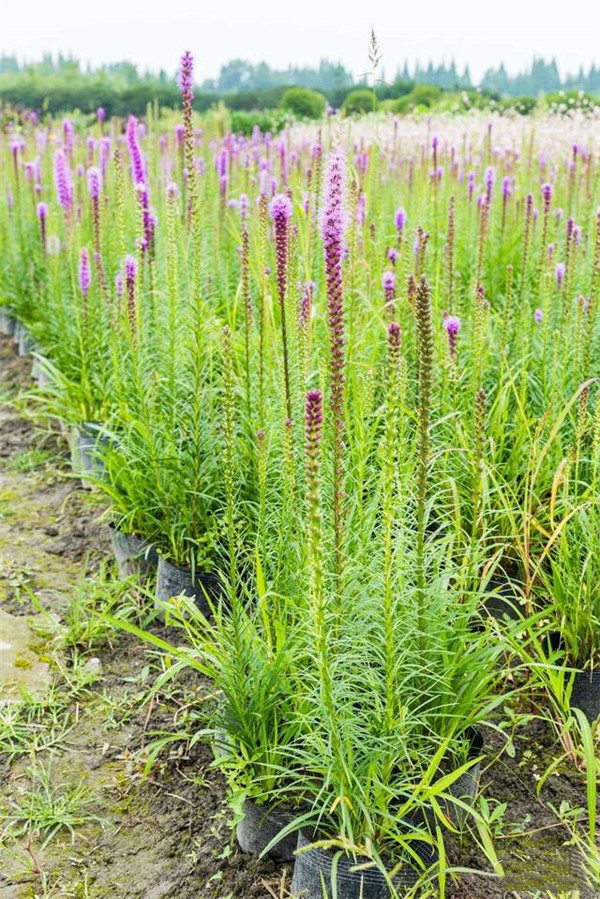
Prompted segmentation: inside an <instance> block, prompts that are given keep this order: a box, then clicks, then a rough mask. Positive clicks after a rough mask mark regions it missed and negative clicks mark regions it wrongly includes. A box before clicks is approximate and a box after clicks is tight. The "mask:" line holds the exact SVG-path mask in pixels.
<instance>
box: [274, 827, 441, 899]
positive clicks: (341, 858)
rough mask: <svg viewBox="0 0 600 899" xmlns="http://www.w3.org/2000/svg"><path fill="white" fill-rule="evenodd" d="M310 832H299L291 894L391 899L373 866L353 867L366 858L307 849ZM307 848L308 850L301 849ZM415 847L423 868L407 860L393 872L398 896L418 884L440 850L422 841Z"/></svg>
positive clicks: (307, 898) (306, 898)
mask: <svg viewBox="0 0 600 899" xmlns="http://www.w3.org/2000/svg"><path fill="white" fill-rule="evenodd" d="M313 841H314V840H311V838H310V834H308V833H306V832H304V831H302V830H301V831H300V832H299V834H298V845H297V850H298V854H297V855H296V861H295V864H294V874H293V877H292V888H291V889H292V893H293V895H294V896H296V895H298V896H301V897H302V899H325V897H327V899H333V897H334V896H335V897H337V899H389V897H390V896H391V895H392V894H391V892H390V889H389V887H388V884H387V882H386V879H385V877H384V876H383V874H382V873H381V871H379V869H378V868H375V867H374V866H372V867H369V868H365V869H363V870H358V871H356V870H353V869H354V868H356V867H357V866H360V865H362V864H365V863H366V862H367V861H368V860H367V859H360V858H356V859H354V858H350V857H349V856H347V855H344V854H342V853H340V852H335V851H333V850H330V849H318V848H313V849H305V847H306V846H310V844H311V842H313ZM302 849H304V850H305V851H303V852H300V850H302ZM413 850H414V851H415V852H416V854H417V855H418V856H419V858H420V859H421V862H422V864H423V867H422V868H421V869H420V870H419V869H418V868H417V866H416V862H414V863H413V866H411V865H410V864H409V862H407V863H406V865H405V866H403V867H402V868H401V870H400V871H399V872H398V873H397V874H395V875H394V877H393V878H392V883H393V885H394V887H395V889H396V890H397V892H398V895H399V896H402V895H403V888H404V889H405V890H408V889H412V888H413V887H415V885H416V884H417V883H418V881H419V878H420V877H421V876H422V874H423V871H424V870H427V869H428V868H431V866H432V865H433V864H434V863H435V862H436V861H437V852H436V850H435V848H434V847H433V846H430V845H429V844H428V843H425V842H422V841H419V842H416V841H415V842H414V843H413Z"/></svg>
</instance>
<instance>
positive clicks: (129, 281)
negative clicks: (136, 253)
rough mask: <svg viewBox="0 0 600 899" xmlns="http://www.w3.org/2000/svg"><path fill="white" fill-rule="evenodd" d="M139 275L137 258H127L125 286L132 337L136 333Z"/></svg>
mask: <svg viewBox="0 0 600 899" xmlns="http://www.w3.org/2000/svg"><path fill="white" fill-rule="evenodd" d="M136 274H137V262H136V261H135V257H133V256H126V257H125V285H126V287H127V313H128V315H129V326H130V328H131V333H132V335H135V333H136V304H135V281H136Z"/></svg>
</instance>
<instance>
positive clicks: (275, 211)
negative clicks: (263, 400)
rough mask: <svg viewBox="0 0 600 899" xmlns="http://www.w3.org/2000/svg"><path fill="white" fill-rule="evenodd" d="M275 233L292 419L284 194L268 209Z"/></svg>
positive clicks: (287, 210) (289, 210)
mask: <svg viewBox="0 0 600 899" xmlns="http://www.w3.org/2000/svg"><path fill="white" fill-rule="evenodd" d="M269 210H270V212H271V218H272V219H273V228H274V231H275V261H276V266H277V295H278V298H279V314H280V318H281V337H282V341H283V371H284V378H285V404H286V411H287V417H288V418H290V419H291V418H292V396H291V390H290V370H289V358H288V345H287V326H286V315H285V297H286V290H287V262H288V238H289V224H288V223H289V220H290V218H291V215H292V211H293V207H292V202H291V200H290V199H289V197H287V196H286V195H285V194H276V196H274V197H273V199H272V200H271V205H270V207H269Z"/></svg>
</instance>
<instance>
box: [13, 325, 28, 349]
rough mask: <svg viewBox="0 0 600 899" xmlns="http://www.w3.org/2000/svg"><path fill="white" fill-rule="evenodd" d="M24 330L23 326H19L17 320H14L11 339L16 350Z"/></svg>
mask: <svg viewBox="0 0 600 899" xmlns="http://www.w3.org/2000/svg"><path fill="white" fill-rule="evenodd" d="M24 330H25V329H24V327H23V325H22V324H21V322H20V321H19V320H18V319H15V326H14V328H13V331H12V339H13V343H14V344H15V346H16V347H17V350H18V348H19V345H20V343H21V335H22V334H23V331H24Z"/></svg>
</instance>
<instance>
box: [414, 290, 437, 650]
mask: <svg viewBox="0 0 600 899" xmlns="http://www.w3.org/2000/svg"><path fill="white" fill-rule="evenodd" d="M415 318H416V322H417V359H418V381H417V425H418V444H417V446H418V469H417V552H416V583H417V601H418V610H417V615H418V621H417V623H418V629H419V642H420V645H421V648H422V649H423V650H424V649H425V643H424V641H425V508H426V505H427V481H428V473H429V458H430V435H429V428H430V420H431V393H432V389H433V374H434V368H433V366H434V342H433V325H432V320H431V290H430V287H429V284H428V283H427V279H426V278H421V280H420V281H419V284H418V286H417V293H416V298H415Z"/></svg>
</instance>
